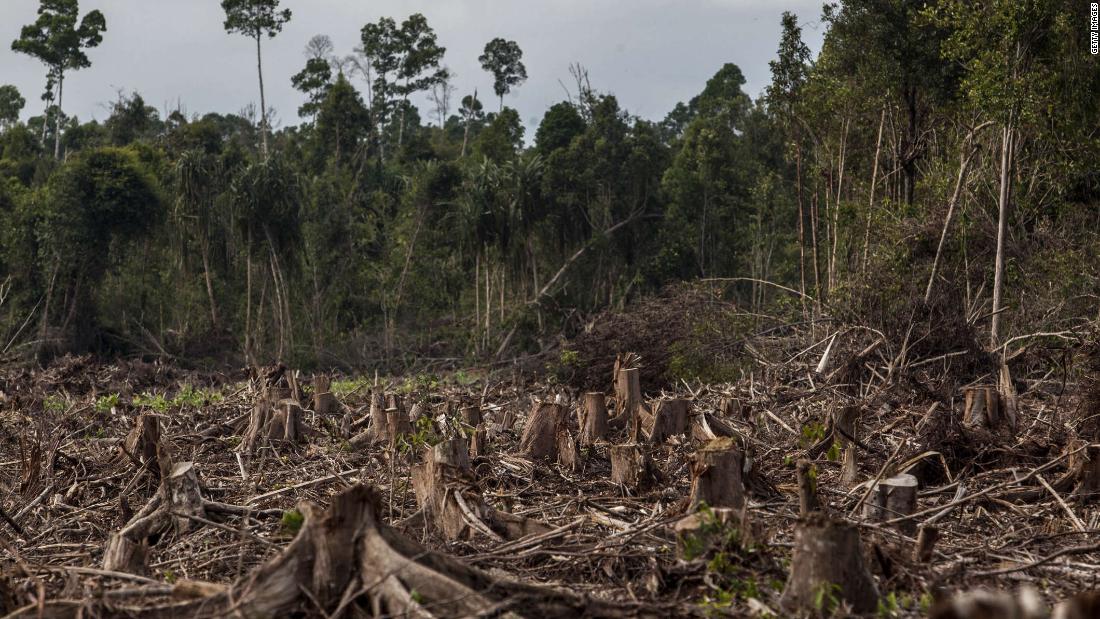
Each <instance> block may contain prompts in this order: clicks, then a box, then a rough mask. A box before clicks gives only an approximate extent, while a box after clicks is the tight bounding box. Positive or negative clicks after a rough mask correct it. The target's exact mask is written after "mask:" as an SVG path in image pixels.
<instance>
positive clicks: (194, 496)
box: [161, 462, 206, 535]
mask: <svg viewBox="0 0 1100 619" xmlns="http://www.w3.org/2000/svg"><path fill="white" fill-rule="evenodd" d="M161 492H162V493H163V495H164V503H165V504H166V505H169V506H171V510H172V511H173V512H175V513H178V514H185V515H190V516H198V517H200V518H205V517H206V507H205V501H203V498H202V490H201V488H200V486H199V474H198V472H197V471H196V470H195V464H194V463H193V462H177V463H175V464H173V465H172V466H171V468H170V469H169V470H168V472H167V475H165V476H164V478H163V479H162V480H161ZM173 521H174V522H175V528H176V532H177V533H179V534H181V535H182V534H184V533H187V532H188V531H190V530H191V529H192V528H196V522H197V521H195V520H192V519H190V518H186V517H185V516H173Z"/></svg>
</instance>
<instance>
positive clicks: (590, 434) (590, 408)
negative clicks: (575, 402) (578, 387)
mask: <svg viewBox="0 0 1100 619" xmlns="http://www.w3.org/2000/svg"><path fill="white" fill-rule="evenodd" d="M581 411H582V413H583V418H582V419H581V423H580V426H581V437H580V438H581V445H584V446H586V447H587V446H589V445H594V444H595V443H596V442H597V441H602V440H604V439H606V438H607V431H608V426H607V398H606V397H605V396H604V394H602V393H599V392H590V393H586V394H584V408H582V409H581Z"/></svg>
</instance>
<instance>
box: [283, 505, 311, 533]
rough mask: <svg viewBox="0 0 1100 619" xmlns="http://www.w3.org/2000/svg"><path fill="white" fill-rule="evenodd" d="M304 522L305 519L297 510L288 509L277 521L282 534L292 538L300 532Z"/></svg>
mask: <svg viewBox="0 0 1100 619" xmlns="http://www.w3.org/2000/svg"><path fill="white" fill-rule="evenodd" d="M305 522H306V517H305V515H304V514H302V512H300V511H298V510H297V509H288V510H286V511H284V512H283V517H282V518H281V519H280V520H279V526H280V527H281V528H282V530H283V533H285V534H287V535H290V536H294V535H297V534H298V531H301V530H302V525H303V524H305Z"/></svg>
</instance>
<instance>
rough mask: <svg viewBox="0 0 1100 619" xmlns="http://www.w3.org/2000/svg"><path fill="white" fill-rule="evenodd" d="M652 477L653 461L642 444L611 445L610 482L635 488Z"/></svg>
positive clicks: (631, 488)
mask: <svg viewBox="0 0 1100 619" xmlns="http://www.w3.org/2000/svg"><path fill="white" fill-rule="evenodd" d="M653 478H654V466H653V461H652V460H651V459H650V457H649V454H648V453H647V452H646V451H645V449H644V448H643V446H642V445H640V444H638V443H629V444H626V445H613V446H612V447H611V481H612V482H614V483H616V484H619V485H620V486H622V487H623V488H626V489H627V490H637V489H638V488H641V487H642V486H643V485H645V484H647V483H649V482H651V481H653Z"/></svg>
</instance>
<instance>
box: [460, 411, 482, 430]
mask: <svg viewBox="0 0 1100 619" xmlns="http://www.w3.org/2000/svg"><path fill="white" fill-rule="evenodd" d="M459 414H460V415H461V417H462V423H463V424H465V425H466V426H467V427H469V428H477V427H478V426H480V425H481V420H482V418H481V408H480V407H478V406H463V407H462V408H461V409H460V410H459Z"/></svg>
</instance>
